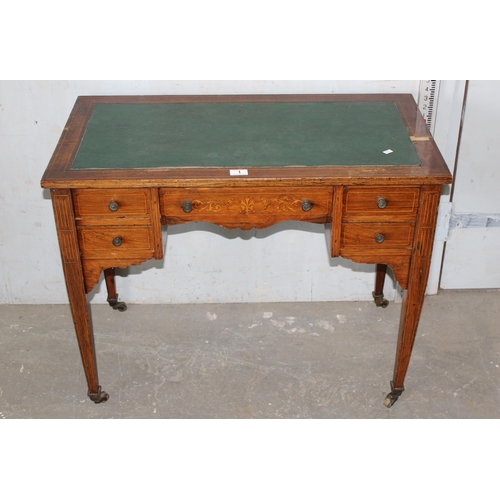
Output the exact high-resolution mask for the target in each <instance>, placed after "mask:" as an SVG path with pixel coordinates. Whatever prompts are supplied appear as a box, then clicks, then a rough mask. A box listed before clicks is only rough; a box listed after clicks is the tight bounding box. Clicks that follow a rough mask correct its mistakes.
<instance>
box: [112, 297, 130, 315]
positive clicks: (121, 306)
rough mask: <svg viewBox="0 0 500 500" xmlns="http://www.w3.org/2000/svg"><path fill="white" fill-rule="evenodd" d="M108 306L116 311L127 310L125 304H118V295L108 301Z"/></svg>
mask: <svg viewBox="0 0 500 500" xmlns="http://www.w3.org/2000/svg"><path fill="white" fill-rule="evenodd" d="M108 304H109V305H110V306H111V307H112V308H113V309H115V310H116V311H120V312H123V311H126V310H127V304H125V302H118V295H117V296H116V298H115V299H108Z"/></svg>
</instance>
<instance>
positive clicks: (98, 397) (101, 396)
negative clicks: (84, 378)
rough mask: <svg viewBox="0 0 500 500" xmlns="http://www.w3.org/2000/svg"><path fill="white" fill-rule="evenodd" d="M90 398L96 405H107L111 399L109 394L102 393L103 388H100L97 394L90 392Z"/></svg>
mask: <svg viewBox="0 0 500 500" xmlns="http://www.w3.org/2000/svg"><path fill="white" fill-rule="evenodd" d="M88 396H89V398H90V399H91V400H92V401H93V402H94V403H95V404H99V403H105V402H106V401H107V400H108V399H109V394H108V393H107V392H104V391H101V386H99V388H98V391H97V392H90V391H89V393H88Z"/></svg>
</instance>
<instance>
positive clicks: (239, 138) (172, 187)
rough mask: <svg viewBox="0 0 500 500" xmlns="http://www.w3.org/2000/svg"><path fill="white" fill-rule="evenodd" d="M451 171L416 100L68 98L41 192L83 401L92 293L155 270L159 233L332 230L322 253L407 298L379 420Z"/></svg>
mask: <svg viewBox="0 0 500 500" xmlns="http://www.w3.org/2000/svg"><path fill="white" fill-rule="evenodd" d="M450 182H451V175H450V172H449V170H448V168H447V166H446V164H445V162H444V160H443V158H442V156H441V154H440V153H439V151H438V149H437V147H436V145H435V143H434V140H433V139H432V138H431V136H430V135H429V133H428V131H427V127H426V125H425V123H424V121H423V119H422V117H421V116H420V114H419V112H418V109H417V107H416V104H415V102H414V100H413V98H412V96H411V95H406V94H404V95H403V94H390V95H385V94H376V95H261V96H140V97H138V96H127V97H123V96H121V97H118V96H116V97H103V96H101V97H79V98H78V99H77V101H76V104H75V106H74V108H73V111H72V113H71V115H70V117H69V119H68V122H67V125H66V127H65V129H64V131H63V133H62V135H61V138H60V140H59V143H58V145H57V147H56V150H55V152H54V154H53V156H52V158H51V160H50V163H49V165H48V167H47V170H46V172H45V174H44V176H43V179H42V187H44V188H50V189H51V195H52V203H53V208H54V215H55V221H56V227H57V233H58V238H59V246H60V250H61V257H62V263H63V269H64V275H65V279H66V287H67V291H68V296H69V302H70V306H71V311H72V315H73V320H74V323H75V330H76V335H77V339H78V344H79V347H80V353H81V356H82V361H83V367H84V370H85V375H86V377H87V384H88V395H89V397H90V399H91V400H92V401H94V402H96V403H100V402H102V401H106V400H107V399H108V394H107V393H105V392H104V391H102V390H101V387H100V386H99V382H98V376H97V364H96V356H95V348H94V337H93V331H92V326H91V319H90V308H89V304H88V301H87V294H88V293H89V292H90V291H91V290H92V289H93V288H94V286H95V285H96V284H97V283H98V281H99V278H100V275H101V273H102V272H104V275H105V279H106V285H107V289H108V301H109V303H110V305H112V306H113V307H114V308H116V309H120V310H125V309H126V306H125V304H124V303H123V302H118V295H117V293H116V289H115V284H114V269H115V268H123V267H127V266H131V265H137V264H140V263H141V262H144V261H146V260H149V259H162V258H163V245H162V233H161V226H162V225H167V226H169V225H174V224H182V223H186V222H191V221H205V222H210V223H214V224H219V225H221V226H223V227H226V228H230V229H233V228H242V229H250V228H264V227H268V226H271V225H273V224H276V223H279V222H283V221H287V220H300V221H306V222H311V223H316V224H325V225H326V226H328V227H331V248H330V251H331V255H332V257H338V256H342V257H344V258H346V259H351V260H353V261H355V262H359V263H366V264H376V265H377V267H376V270H377V273H376V284H375V291H374V293H373V295H374V298H375V302H376V304H377V305H381V306H383V307H385V306H386V305H387V301H385V300H384V298H383V293H382V289H383V281H384V277H385V271H386V268H387V266H390V267H391V268H392V270H393V272H394V275H395V278H396V279H397V280H398V282H399V284H400V286H401V287H402V288H403V289H404V296H403V303H402V308H401V320H400V326H399V336H398V341H397V349H396V362H395V367H394V375H393V380H392V382H391V387H392V389H391V392H390V393H389V394H388V396H387V397H386V399H385V401H384V404H385V405H386V406H388V407H390V406H392V404H393V403H394V402H395V401H396V400H397V399H398V397H399V396H400V395H401V393H402V392H403V390H404V386H403V382H404V378H405V375H406V371H407V368H408V364H409V361H410V356H411V351H412V347H413V342H414V339H415V333H416V330H417V326H418V321H419V317H420V311H421V308H422V303H423V300H424V293H425V288H426V284H427V277H428V272H429V264H430V258H431V253H432V245H433V238H434V230H435V226H436V217H437V210H438V204H439V198H440V193H441V186H442V185H443V184H448V183H450Z"/></svg>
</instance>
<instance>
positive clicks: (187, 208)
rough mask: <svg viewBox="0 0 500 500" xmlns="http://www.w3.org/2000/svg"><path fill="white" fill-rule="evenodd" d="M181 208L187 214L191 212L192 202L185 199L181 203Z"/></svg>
mask: <svg viewBox="0 0 500 500" xmlns="http://www.w3.org/2000/svg"><path fill="white" fill-rule="evenodd" d="M182 210H184V212H186V213H187V214H188V213H189V212H191V210H193V204H192V203H191V202H190V201H189V200H186V201H185V202H184V203H183V204H182Z"/></svg>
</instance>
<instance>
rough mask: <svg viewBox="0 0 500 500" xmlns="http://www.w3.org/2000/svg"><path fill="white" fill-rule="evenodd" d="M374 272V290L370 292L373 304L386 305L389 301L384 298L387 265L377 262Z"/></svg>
mask: <svg viewBox="0 0 500 500" xmlns="http://www.w3.org/2000/svg"><path fill="white" fill-rule="evenodd" d="M375 273H376V276H375V290H374V292H373V294H372V295H373V299H374V300H375V305H376V306H377V307H387V306H388V305H389V301H388V300H387V299H384V283H385V275H386V273H387V265H386V264H377V267H376V271H375Z"/></svg>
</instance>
